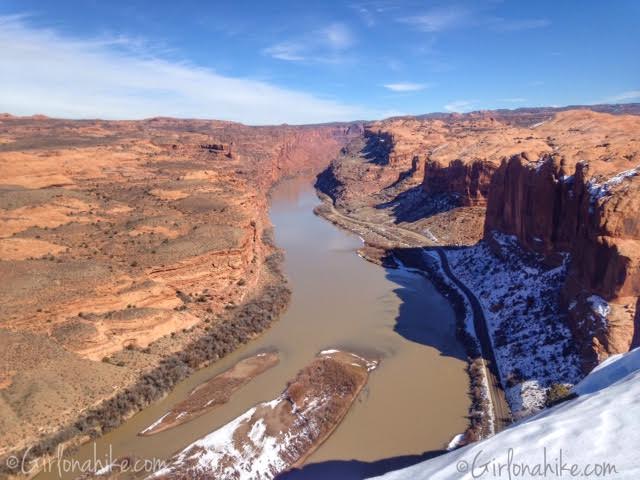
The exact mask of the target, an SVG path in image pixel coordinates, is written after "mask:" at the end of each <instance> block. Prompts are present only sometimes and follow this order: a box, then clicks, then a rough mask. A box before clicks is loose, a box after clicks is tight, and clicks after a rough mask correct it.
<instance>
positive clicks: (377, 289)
mask: <svg viewBox="0 0 640 480" xmlns="http://www.w3.org/2000/svg"><path fill="white" fill-rule="evenodd" d="M318 203H319V200H318V198H317V197H316V194H315V191H314V189H313V187H312V180H309V179H300V178H299V179H292V180H287V181H284V182H281V183H280V184H279V185H278V186H277V187H276V188H275V189H274V191H273V193H272V201H271V209H270V215H271V220H272V222H273V224H274V226H275V237H276V242H277V244H278V245H279V246H280V247H282V248H283V249H284V251H285V271H286V273H287V276H288V277H289V280H290V283H291V288H292V290H293V298H292V302H291V305H290V306H289V308H288V310H287V311H286V313H285V314H284V315H283V316H282V318H281V319H280V320H278V321H277V322H275V323H274V324H273V326H272V327H271V328H270V329H269V330H268V331H267V332H265V333H264V334H263V335H262V336H260V337H258V338H257V339H256V340H254V341H253V342H251V343H250V344H248V345H245V346H243V347H242V348H240V349H239V350H237V351H236V352H234V353H233V354H231V355H229V356H227V357H226V358H224V359H222V360H220V361H218V362H217V363H215V364H214V365H212V366H210V367H208V368H205V369H203V370H200V371H198V372H196V373H195V374H194V375H192V376H190V377H189V378H187V379H186V380H184V381H183V382H181V383H180V384H179V385H178V386H177V388H175V390H174V391H173V392H171V394H169V395H168V396H167V397H166V398H164V399H163V400H161V401H159V402H157V403H156V404H154V405H152V406H150V407H148V408H146V409H145V410H143V411H142V412H140V413H139V414H137V415H135V416H134V417H132V418H131V419H129V420H128V421H127V422H125V423H124V424H123V425H122V426H121V427H119V428H117V429H116V430H114V431H112V432H110V433H108V434H106V435H104V436H103V437H101V438H100V439H99V440H98V441H97V442H96V444H95V447H94V444H93V443H92V444H87V445H85V446H83V447H82V448H81V449H80V450H79V451H78V452H76V453H75V454H74V455H73V458H74V459H79V460H84V459H89V458H92V457H93V455H94V448H95V449H96V454H97V458H98V459H99V460H101V459H102V461H103V462H104V459H105V458H107V456H108V455H112V456H113V458H118V457H121V456H124V455H131V456H136V457H138V458H146V459H151V458H160V459H164V458H168V457H170V456H171V455H172V454H173V453H175V452H177V451H179V450H181V449H182V448H184V447H185V446H186V445H188V444H190V443H191V442H193V441H195V440H197V439H198V438H200V437H203V436H205V435H206V434H207V433H209V432H211V431H213V430H216V429H217V428H219V427H221V426H222V425H224V424H226V423H227V422H229V421H231V420H232V419H233V418H235V417H237V416H239V415H241V414H242V413H244V412H245V411H246V410H248V409H249V408H251V407H252V406H254V405H255V404H256V403H259V402H261V401H265V400H271V399H273V398H275V397H276V396H278V395H279V394H280V393H281V391H282V390H283V389H284V387H285V385H286V382H287V381H288V380H289V379H291V378H293V377H294V376H295V374H296V372H297V371H298V370H300V369H301V368H302V367H304V366H305V365H306V364H308V363H309V362H310V361H311V360H312V359H313V358H314V356H315V355H316V353H317V352H319V351H320V350H323V349H329V348H341V349H346V350H352V351H354V352H358V353H365V354H366V353H369V354H374V355H376V356H379V357H380V359H381V364H380V366H379V367H378V368H377V369H376V370H374V371H373V372H372V374H371V377H370V380H369V383H368V385H367V387H365V389H364V390H363V392H362V393H361V394H360V396H359V398H358V399H357V401H356V402H355V404H354V405H353V407H352V408H351V410H350V411H349V413H348V415H347V416H346V417H345V419H344V420H343V422H342V423H341V424H340V426H339V427H338V428H337V429H336V431H335V433H334V434H333V435H332V436H331V437H330V438H329V439H328V440H327V441H326V442H325V443H324V444H323V445H322V446H320V448H319V449H318V450H317V451H316V452H315V453H314V454H313V455H312V456H311V457H310V458H309V459H308V461H307V463H306V465H305V467H304V468H303V469H302V470H300V471H297V472H294V473H293V474H288V475H285V476H286V477H287V478H327V477H329V476H330V478H364V477H366V476H370V475H375V474H379V473H384V472H385V471H387V470H389V469H392V468H399V467H402V466H405V465H408V464H411V463H415V462H416V461H419V460H420V459H421V458H426V457H428V456H429V455H432V454H434V453H435V452H437V451H439V450H442V449H443V448H445V447H446V445H447V443H448V442H449V441H450V440H451V438H452V437H453V436H454V435H456V434H457V433H460V432H462V431H463V430H464V429H465V427H466V418H465V415H466V413H467V408H468V406H469V400H468V397H467V388H468V378H467V376H466V373H465V371H464V368H465V361H464V358H465V355H464V349H463V347H462V346H461V345H460V343H459V342H458V341H457V340H456V338H455V318H454V313H453V310H452V308H451V306H450V305H449V303H448V302H447V300H446V299H445V298H444V297H443V296H442V295H440V294H439V293H438V292H437V291H436V290H435V288H434V287H433V285H432V284H431V283H430V282H429V281H428V280H427V279H426V278H424V277H423V276H421V275H418V274H415V273H411V272H406V271H398V270H392V269H389V270H387V269H384V268H382V267H379V266H377V265H374V264H371V263H369V262H367V261H365V260H363V259H362V258H360V257H359V256H358V255H357V254H356V249H357V248H359V247H360V246H361V245H362V242H361V241H360V239H359V238H358V237H357V236H354V235H351V234H349V233H347V232H344V231H342V230H340V229H338V228H337V227H335V226H334V225H332V224H330V223H329V222H327V221H325V220H324V219H322V218H320V217H317V216H315V215H314V214H313V208H314V206H316V205H317V204H318ZM265 349H269V350H272V349H274V350H277V351H279V352H280V363H279V364H278V365H277V366H276V367H274V368H272V369H270V370H268V371H267V372H265V373H263V374H262V375H260V376H258V377H257V378H255V379H254V380H252V381H251V382H250V383H249V384H247V385H246V386H244V387H242V388H241V389H240V390H239V391H238V392H236V393H235V394H234V395H233V397H232V398H231V401H230V402H229V403H228V404H226V405H223V406H222V407H220V408H218V409H216V410H214V411H212V412H209V413H207V414H205V415H204V416H202V417H200V418H198V419H196V420H195V421H193V422H190V423H186V424H184V425H181V426H179V427H176V428H174V429H171V430H167V431H165V432H162V433H159V434H157V435H153V436H149V437H140V436H138V435H137V433H138V432H140V431H141V430H143V429H144V428H146V427H147V426H149V425H150V424H151V423H153V422H154V421H155V420H157V419H158V418H159V417H160V416H162V415H163V414H164V413H166V411H167V410H168V409H169V408H170V407H171V406H172V405H173V404H175V403H177V402H179V401H180V400H182V399H184V398H185V396H186V395H187V394H188V392H189V391H190V390H191V389H193V388H194V387H195V386H197V385H198V384H200V383H201V382H203V381H206V380H208V379H210V378H211V377H213V376H215V375H217V374H219V373H221V372H222V371H224V370H226V369H228V368H230V367H231V366H233V365H234V364H235V363H236V362H237V361H238V360H240V359H242V358H245V357H247V356H250V355H252V354H255V353H256V352H258V351H261V350H265ZM110 450H111V453H109V451H110ZM75 476H77V473H76V474H75V475H74V474H68V475H63V477H64V478H74V477H75ZM39 478H59V476H58V474H57V472H54V473H50V474H42V475H40V476H39Z"/></svg>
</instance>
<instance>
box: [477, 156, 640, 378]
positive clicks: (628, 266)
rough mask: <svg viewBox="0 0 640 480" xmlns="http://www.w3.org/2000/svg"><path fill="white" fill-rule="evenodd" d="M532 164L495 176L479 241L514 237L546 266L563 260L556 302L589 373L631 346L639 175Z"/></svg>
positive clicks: (510, 163)
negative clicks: (565, 266)
mask: <svg viewBox="0 0 640 480" xmlns="http://www.w3.org/2000/svg"><path fill="white" fill-rule="evenodd" d="M627 155H632V154H630V153H627ZM532 160H533V159H530V158H529V157H528V156H527V155H526V154H521V155H515V156H513V157H511V158H510V159H509V160H505V161H503V162H502V164H501V166H500V168H499V169H498V170H497V171H496V173H495V175H494V177H493V180H492V183H491V189H490V194H489V201H488V205H487V215H486V222H485V235H486V236H489V235H490V234H491V232H493V231H496V230H497V231H501V232H503V233H507V234H511V235H515V236H516V237H517V238H518V240H519V242H520V243H521V244H522V245H523V246H524V247H526V248H528V249H529V250H532V251H534V252H537V253H540V254H541V255H542V256H543V257H544V258H545V259H546V261H551V262H554V261H558V260H559V256H560V254H562V253H568V254H570V255H571V264H570V269H569V275H568V277H567V281H566V283H565V286H564V289H563V299H564V303H565V307H566V308H567V309H568V312H569V324H570V327H571V329H572V332H573V335H574V338H575V339H576V340H577V342H578V346H579V348H580V350H581V352H582V357H583V360H584V367H585V369H589V368H591V367H593V365H595V364H596V363H597V362H598V361H601V360H602V359H604V358H606V356H608V355H610V354H614V353H621V352H625V351H628V350H629V349H630V348H631V347H633V346H636V345H637V344H638V330H639V322H638V312H637V303H638V297H639V296H640V218H639V217H638V213H637V212H638V210H639V209H640V170H639V169H638V167H636V168H632V169H629V170H625V171H622V172H619V173H617V174H615V175H598V176H594V175H592V171H593V169H594V168H590V164H589V163H587V162H578V163H576V164H575V166H573V171H569V169H568V165H567V162H566V161H565V160H566V159H564V158H563V157H561V156H559V155H546V156H543V157H542V158H540V159H536V161H532ZM594 167H595V169H597V168H598V167H599V166H598V165H597V162H596V164H595V165H594Z"/></svg>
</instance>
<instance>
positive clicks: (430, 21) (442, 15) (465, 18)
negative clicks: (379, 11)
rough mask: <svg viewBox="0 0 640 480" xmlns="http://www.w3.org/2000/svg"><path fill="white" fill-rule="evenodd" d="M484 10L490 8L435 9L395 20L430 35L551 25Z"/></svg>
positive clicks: (546, 21)
mask: <svg viewBox="0 0 640 480" xmlns="http://www.w3.org/2000/svg"><path fill="white" fill-rule="evenodd" d="M486 8H490V7H479V6H476V7H473V8H466V7H461V6H448V7H437V8H433V9H431V10H428V11H426V12H424V13H421V14H417V15H411V16H408V17H401V18H398V19H397V20H398V21H400V22H403V23H407V24H409V25H413V26H414V27H415V28H417V29H419V30H422V31H424V32H430V33H435V32H442V31H445V30H452V29H454V28H461V27H484V28H489V29H492V30H494V31H496V32H517V31H521V30H530V29H534V28H543V27H547V26H549V25H551V22H550V21H549V20H548V19H546V18H521V19H518V18H504V17H498V16H492V15H487V14H486V13H485V12H483V10H485V9H486Z"/></svg>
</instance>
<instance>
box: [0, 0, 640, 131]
mask: <svg viewBox="0 0 640 480" xmlns="http://www.w3.org/2000/svg"><path fill="white" fill-rule="evenodd" d="M639 25H640V2H638V1H637V0H616V1H614V2H605V1H599V0H582V1H577V0H576V1H568V0H567V1H561V2H558V1H542V0H541V1H536V2H521V1H508V0H505V1H499V0H488V1H486V2H479V1H473V2H465V1H455V0H454V1H447V2H435V1H419V2H418V1H416V2H413V1H400V0H397V1H387V0H379V1H376V0H374V1H358V0H354V1H348V0H347V1H331V0H326V1H318V2H313V1H309V2H301V1H277V0H270V1H266V2H263V1H253V2H251V1H243V0H236V1H233V2H232V1H222V0H219V1H215V2H214V1H210V2H205V1H194V0H182V1H180V2H176V1H164V0H155V1H131V0H129V1H116V0H112V1H99V0H93V1H91V0H83V1H80V0H76V1H63V0H58V1H55V2H53V1H45V0H41V1H35V0H0V111H6V112H10V113H13V114H18V115H28V114H34V113H44V114H46V115H50V116H58V117H72V118H88V117H92V118H95V117H100V118H109V119H112V118H145V117H151V116H158V115H165V116H174V117H198V118H219V119H226V120H236V121H241V122H245V123H249V124H266V123H284V122H286V123H314V122H326V121H334V120H354V119H373V118H381V117H385V116H390V115H397V114H419V113H426V112H433V111H470V110H477V109H486V108H517V107H522V106H540V105H567V104H589V103H602V102H632V101H640V60H639V58H640V55H639V54H638V51H639V50H640V28H638V26H639Z"/></svg>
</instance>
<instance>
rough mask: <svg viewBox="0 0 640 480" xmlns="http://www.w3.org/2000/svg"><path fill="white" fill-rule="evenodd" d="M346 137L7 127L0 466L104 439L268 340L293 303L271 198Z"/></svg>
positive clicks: (151, 123)
mask: <svg viewBox="0 0 640 480" xmlns="http://www.w3.org/2000/svg"><path fill="white" fill-rule="evenodd" d="M354 132H355V133H357V130H350V127H349V126H348V125H331V126H317V127H316V126H305V127H290V126H280V127H247V126H244V125H241V124H237V123H232V122H221V121H202V120H175V119H170V118H153V119H149V120H144V121H115V122H110V121H100V120H87V121H69V120H55V119H47V118H32V117H12V116H6V115H5V116H3V117H2V121H1V123H0V277H1V278H2V281H3V288H2V289H0V317H1V324H0V351H2V352H5V353H6V352H10V354H8V355H3V356H2V361H1V362H0V430H1V431H2V439H1V440H2V441H1V442H0V456H2V455H4V454H6V453H7V452H8V451H10V450H11V449H17V448H21V447H26V446H28V445H33V442H35V440H36V439H37V438H43V439H46V437H47V436H48V435H53V434H55V433H56V432H58V431H60V429H64V428H66V430H65V432H66V433H65V435H66V437H65V438H63V439H62V440H66V439H68V438H69V437H70V436H73V435H74V434H80V433H81V434H83V435H86V434H87V432H88V431H89V430H91V431H94V433H95V431H100V430H101V429H102V428H110V427H112V426H114V425H115V424H117V422H118V421H119V416H123V415H126V414H127V413H128V412H129V409H133V410H135V409H136V408H139V407H141V406H142V405H143V404H144V402H148V401H150V400H151V399H153V398H154V395H155V396H157V395H159V394H161V393H162V392H161V391H162V390H163V389H165V391H166V389H168V388H170V385H171V383H172V382H174V381H175V380H176V379H177V378H179V377H180V376H181V375H185V374H186V373H185V372H186V371H187V370H188V369H190V368H196V367H198V366H199V365H201V364H202V363H203V362H205V363H206V362H207V361H210V360H212V359H215V358H217V357H218V356H221V355H224V354H225V353H228V352H229V351H231V349H232V348H233V347H234V346H235V345H237V344H238V343H239V342H240V341H247V339H248V338H250V337H251V335H255V334H256V333H257V332H259V331H260V330H262V329H264V328H266V326H268V324H269V322H270V321H271V320H273V319H274V318H275V316H276V315H277V314H278V313H279V312H280V311H281V310H282V308H283V307H284V304H286V301H287V298H288V296H287V295H288V294H287V288H286V285H285V282H284V278H283V277H282V276H281V275H279V274H278V273H277V272H278V268H277V267H278V265H279V262H280V260H279V255H278V251H277V249H276V248H275V246H274V245H273V242H272V241H271V239H270V238H271V237H270V228H271V227H270V222H269V219H268V215H267V206H268V205H267V193H268V190H269V188H270V187H271V186H272V185H273V183H274V182H276V181H278V180H279V179H280V178H283V177H284V176H287V175H295V174H297V173H299V172H302V171H317V170H318V169H320V168H322V166H323V165H326V164H327V163H328V162H329V160H330V159H331V158H332V157H333V156H335V155H336V154H337V153H338V151H339V150H340V148H341V147H342V146H343V145H344V144H345V143H346V142H347V141H348V139H349V137H350V136H353V134H354ZM272 267H275V268H272ZM274 272H275V273H274ZM280 297H281V298H280ZM263 300H264V301H263ZM246 305H249V306H251V308H250V309H249V310H247V311H245V310H243V308H244V306H246ZM270 306H272V307H274V308H271V307H270ZM225 325H233V328H232V329H229V328H227V327H226V326H225ZM205 337H206V338H208V340H206V341H201V340H202V339H203V338H205ZM209 337H210V338H209ZM198 342H200V343H198ZM190 346H192V347H193V348H192V349H191V350H189V352H190V353H184V352H185V351H186V350H185V349H187V348H191V347H190ZM181 352H182V353H183V355H182V357H178V358H177V360H176V358H174V357H171V356H172V355H176V356H177V355H178V354H179V353H181ZM169 357H171V358H174V360H176V363H175V364H173V363H171V366H170V368H169V367H168V368H169V370H172V371H173V373H171V378H170V379H165V378H162V376H163V375H164V374H163V373H162V371H163V370H162V368H164V367H162V368H161V367H160V365H164V366H167V361H168V360H167V359H168V358H169ZM163 362H164V363H163ZM174 367H176V368H174ZM152 371H153V372H155V373H154V374H153V375H151V374H150V373H149V372H152ZM167 371H168V370H167ZM176 372H177V373H176ZM145 375H147V377H148V378H147V382H149V378H153V382H152V383H153V386H152V387H149V385H146V386H144V385H143V386H142V387H140V385H139V384H137V383H136V382H138V381H139V379H140V378H142V377H143V376H145ZM132 385H136V386H135V387H133V386H132ZM138 387H139V388H138ZM127 389H130V390H127ZM134 390H135V391H137V392H143V393H142V394H140V395H138V394H136V395H135V396H134V395H133V394H130V395H129V397H128V398H121V399H119V400H118V402H117V405H116V407H114V406H113V405H109V404H105V405H106V407H105V408H106V409H109V410H110V411H109V412H106V410H105V411H101V413H99V414H95V415H93V417H91V418H90V419H89V420H88V423H89V424H90V425H88V426H87V425H85V424H82V425H81V426H80V427H78V428H76V426H74V423H73V422H74V421H75V420H76V418H77V416H78V414H79V412H83V411H86V409H88V408H89V407H93V406H96V405H101V403H100V402H102V401H105V400H107V399H110V398H112V397H113V396H114V395H117V394H118V393H119V392H121V391H129V393H131V392H132V391H134ZM134 397H136V398H134ZM105 412H106V413H105ZM114 412H115V413H114ZM103 413H104V415H103ZM106 418H109V420H105V421H103V420H104V419H106ZM67 426H68V428H67ZM58 441H59V440H58ZM53 444H55V441H54V440H52V441H51V442H50V443H49V444H48V446H49V447H50V446H51V445H53ZM39 451H40V450H39ZM34 452H35V450H34Z"/></svg>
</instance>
